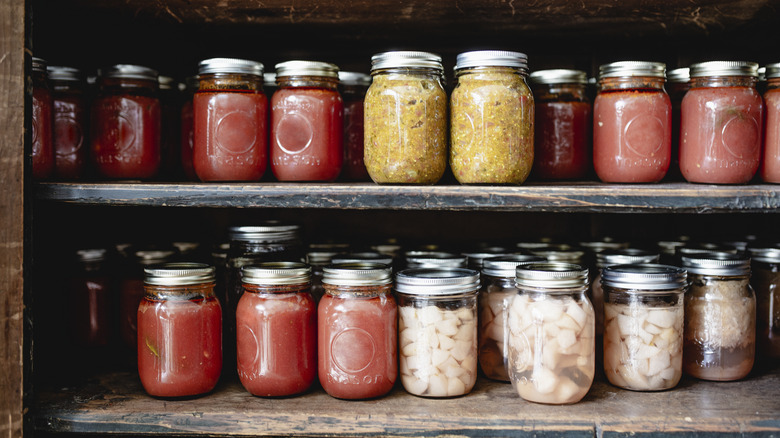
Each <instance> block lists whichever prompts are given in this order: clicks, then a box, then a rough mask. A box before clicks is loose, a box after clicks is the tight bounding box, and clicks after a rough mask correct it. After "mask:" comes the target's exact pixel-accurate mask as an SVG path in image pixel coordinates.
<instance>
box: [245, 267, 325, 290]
mask: <svg viewBox="0 0 780 438" xmlns="http://www.w3.org/2000/svg"><path fill="white" fill-rule="evenodd" d="M241 280H242V281H243V282H244V283H249V284H257V285H269V286H273V285H285V284H302V283H308V282H310V281H311V268H310V267H309V266H308V265H307V264H305V263H301V262H264V263H258V264H256V265H249V266H244V267H243V268H241Z"/></svg>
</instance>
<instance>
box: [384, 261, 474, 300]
mask: <svg viewBox="0 0 780 438" xmlns="http://www.w3.org/2000/svg"><path fill="white" fill-rule="evenodd" d="M479 288H480V281H479V272H478V271H475V270H473V269H467V268H412V269H405V270H403V271H401V272H399V273H397V274H396V275H395V290H396V292H399V293H402V294H407V295H420V296H446V295H462V294H465V293H471V292H477V291H478V290H479Z"/></svg>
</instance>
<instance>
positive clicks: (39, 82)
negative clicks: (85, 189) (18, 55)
mask: <svg viewBox="0 0 780 438" xmlns="http://www.w3.org/2000/svg"><path fill="white" fill-rule="evenodd" d="M30 76H31V77H32V174H33V179H37V180H41V179H47V178H51V176H52V175H54V167H55V160H54V143H53V140H52V137H53V135H52V127H53V120H54V119H53V116H52V97H51V89H50V88H49V80H48V75H47V73H46V61H45V60H43V59H41V58H36V57H33V59H32V74H31V75H30Z"/></svg>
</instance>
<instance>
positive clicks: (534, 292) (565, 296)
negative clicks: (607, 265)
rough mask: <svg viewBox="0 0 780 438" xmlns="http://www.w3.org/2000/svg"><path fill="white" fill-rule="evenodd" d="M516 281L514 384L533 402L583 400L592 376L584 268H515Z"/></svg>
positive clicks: (590, 313) (512, 323)
mask: <svg viewBox="0 0 780 438" xmlns="http://www.w3.org/2000/svg"><path fill="white" fill-rule="evenodd" d="M515 281H516V286H517V289H518V293H517V295H516V296H515V297H514V298H513V299H512V301H511V303H510V304H509V310H508V312H509V321H508V323H509V357H508V361H507V369H508V371H509V378H510V380H511V381H512V386H514V388H515V390H516V391H517V393H518V394H519V395H520V397H522V398H523V399H525V400H528V401H532V402H536V403H547V404H568V403H576V402H578V401H580V400H582V398H583V397H585V394H587V393H588V390H589V389H590V386H591V384H592V383H593V377H594V374H595V372H596V350H595V349H596V339H595V315H594V313H593V306H592V305H591V304H590V301H588V297H587V291H588V270H587V269H585V268H583V267H582V266H580V265H575V264H571V263H562V262H547V263H530V264H525V265H520V266H518V267H517V271H516V279H515Z"/></svg>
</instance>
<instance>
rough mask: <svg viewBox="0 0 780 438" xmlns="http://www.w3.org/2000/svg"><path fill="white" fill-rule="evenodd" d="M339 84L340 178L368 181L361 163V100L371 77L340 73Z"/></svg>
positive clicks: (361, 74) (366, 173)
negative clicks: (341, 113) (341, 116)
mask: <svg viewBox="0 0 780 438" xmlns="http://www.w3.org/2000/svg"><path fill="white" fill-rule="evenodd" d="M339 82H340V83H341V97H342V99H344V167H343V168H342V169H341V178H342V179H345V180H349V181H368V180H369V179H370V178H369V176H368V170H366V165H365V164H364V163H363V100H364V98H365V96H366V90H368V87H369V86H370V85H371V76H369V75H367V74H365V73H356V72H351V71H340V72H339Z"/></svg>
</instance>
